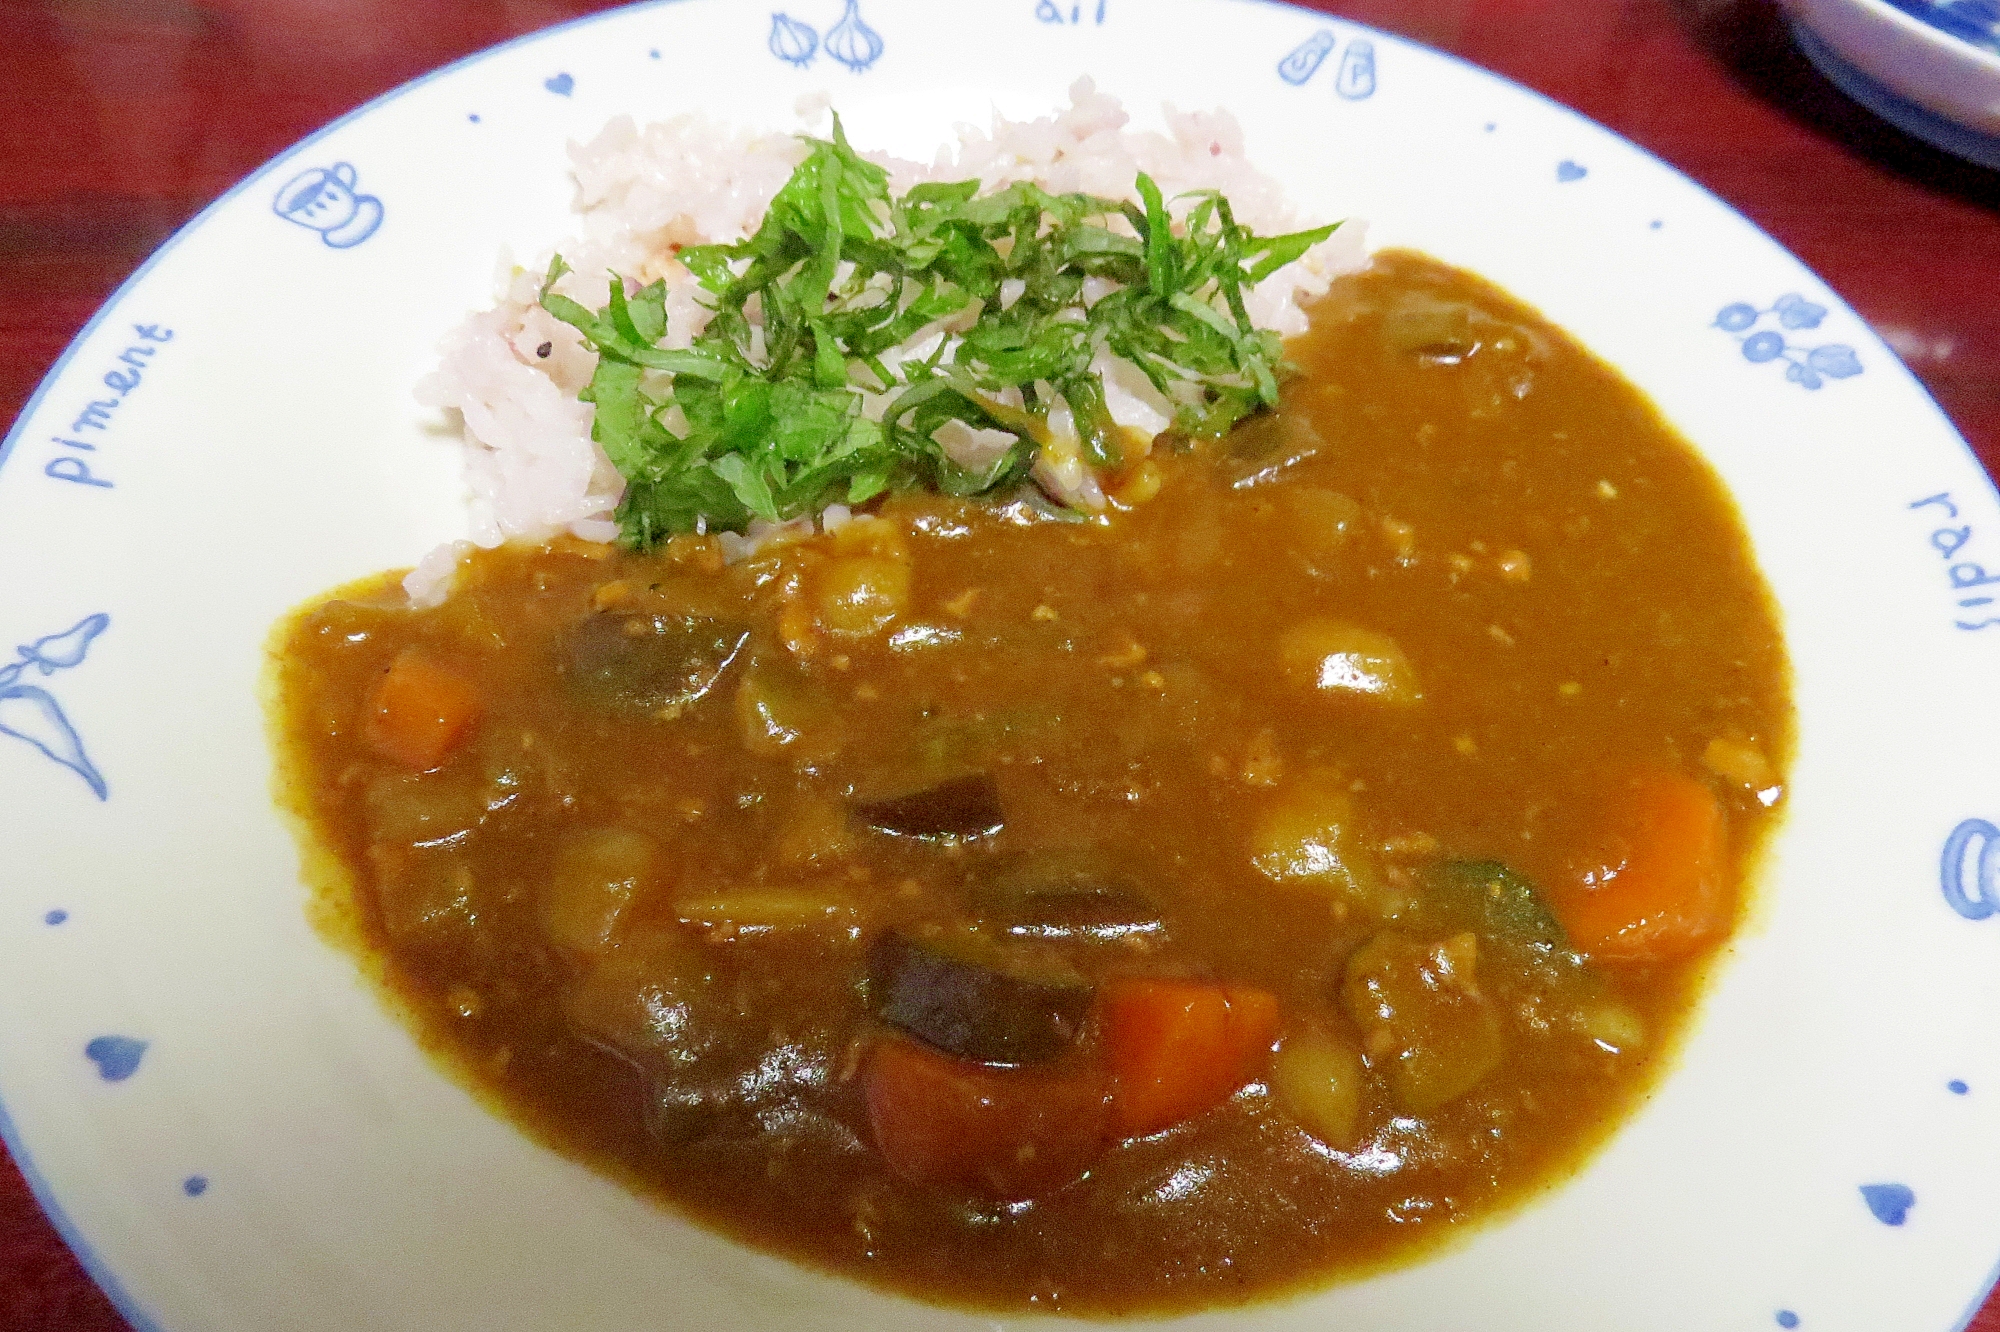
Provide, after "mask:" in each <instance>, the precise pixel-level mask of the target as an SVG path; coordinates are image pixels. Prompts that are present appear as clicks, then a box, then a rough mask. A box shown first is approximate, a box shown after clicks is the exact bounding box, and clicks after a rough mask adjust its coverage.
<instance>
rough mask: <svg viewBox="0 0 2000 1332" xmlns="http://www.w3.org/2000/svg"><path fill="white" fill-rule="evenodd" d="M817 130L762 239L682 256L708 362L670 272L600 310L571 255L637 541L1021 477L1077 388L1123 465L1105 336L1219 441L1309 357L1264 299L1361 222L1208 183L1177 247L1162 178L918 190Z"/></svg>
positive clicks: (603, 432) (1180, 421) (1178, 416)
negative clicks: (1286, 342) (1247, 297)
mask: <svg viewBox="0 0 2000 1332" xmlns="http://www.w3.org/2000/svg"><path fill="white" fill-rule="evenodd" d="M808 143H809V144H810V149H809V151H808V153H807V155H806V159H805V161H803V162H801V163H800V164H799V166H798V169H797V170H795V171H794V172H793V173H792V177H791V179H790V180H789V181H788V182H786V184H785V186H784V188H783V189H781V190H780V191H779V192H778V194H777V196H776V197H775V198H774V199H772V201H771V206H770V209H769V211H768V212H767V213H766V214H765V217H764V221H763V223H762V225H761V226H760V227H759V228H758V230H757V233H756V234H755V235H754V236H751V237H750V238H749V239H747V240H744V241H740V242H737V243H734V244H728V245H705V246H698V247H694V248H691V249H687V250H683V251H682V252H681V254H680V260H681V262H682V263H684V264H685V265H687V267H688V269H689V271H690V272H692V273H693V275H694V277H695V280H696V281H697V282H698V283H700V285H701V287H702V288H703V289H704V290H705V291H706V292H707V294H708V297H709V302H708V303H709V304H710V305H711V307H712V308H713V310H714V314H713V317H712V318H711V319H710V321H709V323H708V326H707V328H706V329H705V330H704V331H703V332H702V334H701V335H700V336H699V337H697V338H695V339H694V341H693V345H692V346H691V347H689V348H687V349H686V350H679V351H676V350H669V349H666V348H663V347H661V346H660V345H659V344H660V342H661V340H662V339H663V338H664V337H665V335H666V331H667V316H666V285H665V284H664V283H663V282H655V283H653V284H652V285H650V286H648V287H645V288H642V289H640V290H638V291H635V292H628V291H627V290H626V286H625V282H624V280H623V279H622V278H621V277H619V275H617V274H615V273H614V274H612V275H611V292H610V301H609V303H608V304H607V305H606V306H605V307H604V309H602V310H599V311H597V312H595V313H592V312H591V311H590V310H588V309H586V308H585V307H584V306H582V305H580V304H579V303H577V302H576V301H574V300H571V299H569V298H568V297H565V296H562V295H560V294H558V293H557V292H556V291H555V290H554V287H555V284H556V282H557V280H558V279H560V278H561V277H562V276H563V275H564V274H565V273H567V272H568V271H569V266H568V265H567V264H565V263H564V262H563V260H562V258H561V257H560V256H558V257H557V258H556V259H555V260H554V262H553V263H551V264H550V266H549V271H548V275H547V277H546V279H545V280H544V283H543V287H542V294H541V303H542V307H543V308H544V309H546V310H547V311H548V312H549V313H550V314H552V315H554V316H555V317H556V318H558V319H560V320H562V321H563V322H564V323H567V324H570V325H572V326H574V327H575V328H576V329H577V330H578V331H579V332H580V333H582V335H583V337H584V340H585V342H586V343H587V344H588V345H589V346H590V347H591V348H592V349H593V350H594V351H595V352H596V353H597V358H598V360H597V368H596V372H595V374H594V375H593V376H592V378H591V381H590V384H589V386H588V387H587V388H585V389H584V390H583V392H582V394H581V395H580V396H581V397H582V398H583V400H584V401H586V402H590V403H593V404H594V405H595V406H596V425H595V428H594V432H593V433H594V435H595V438H596V439H597V442H598V443H599V444H600V445H602V446H603V448H604V452H605V455H606V456H607V457H608V458H609V459H610V460H611V463H612V465H613V466H614V467H616V468H617V469H618V472H619V474H620V475H621V476H623V477H624V478H625V481H626V490H625V498H624V500H623V502H622V503H621V504H620V505H619V509H618V522H619V529H620V532H621V534H622V536H623V538H624V540H625V541H626V542H627V543H628V544H630V545H633V546H639V547H644V546H649V545H651V544H653V543H654V542H656V541H659V540H661V539H663V538H664V537H666V536H668V535H669V534H671V533H674V532H684V531H690V530H693V529H694V528H695V527H696V526H697V524H705V525H706V526H707V527H708V528H710V529H730V528H733V529H741V528H742V527H744V526H745V525H746V524H748V523H749V522H750V520H752V519H753V518H765V519H771V520H782V519H786V518H791V517H795V516H797V515H799V514H802V513H811V512H814V511H816V510H818V509H820V508H822V507H824V506H825V505H827V504H831V503H837V502H846V503H851V504H858V503H862V502H864V501H866V500H868V499H870V498H871V497H873V496H875V495H878V494H880V493H881V492H883V491H884V490H888V489H891V488H897V487H907V486H920V485H931V486H935V487H938V488H940V489H942V490H945V491H947V492H949V493H954V494H973V493H978V492H981V491H986V490H990V489H993V488H995V487H999V486H1003V485H1007V484H1009V483H1012V482H1018V481H1019V480H1021V479H1022V478H1023V477H1024V476H1026V474H1027V473H1028V471H1029V469H1030V468H1031V467H1032V466H1033V464H1034V462H1035V458H1036V454H1037V450H1038V449H1039V448H1040V447H1041V446H1042V445H1043V444H1046V443H1047V442H1048V441H1049V439H1050V437H1051V432H1050V429H1049V427H1048V415H1049V412H1050V411H1051V409H1052V408H1053V407H1054V406H1055V405H1056V404H1057V403H1058V402H1059V401H1060V402H1061V403H1063V404H1065V405H1066V406H1067V408H1068V411H1069V414H1070V417H1071V419H1072V421H1073V422H1074V424H1075V428H1076V434H1077V437H1078V439H1079V441H1080V443H1081V446H1082V450H1083V454H1084V457H1085V459H1086V460H1087V461H1089V462H1090V463H1091V464H1092V465H1094V466H1097V467H1115V466H1117V465H1118V464H1119V463H1120V461H1121V458H1122V450H1121V444H1120V434H1121V432H1120V431H1119V430H1118V428H1117V426H1116V424H1115V423H1114V422H1113V420H1112V418H1111V414H1110V411H1109V409H1108V408H1107V406H1106V403H1105V390H1104V384H1103V381H1102V379H1101V378H1100V376H1099V375H1098V373H1097V372H1096V371H1095V370H1093V369H1092V364H1093V362H1094V361H1095V360H1096V358H1097V357H1098V354H1099V352H1100V350H1102V349H1108V350H1109V351H1110V352H1111V353H1112V354H1114V355H1116V356H1120V357H1123V358H1124V359H1126V360H1127V361H1130V362H1131V363H1132V364H1133V365H1134V366H1136V367H1138V369H1139V370H1140V371H1142V372H1143V373H1144V374H1145V375H1146V377H1147V378H1148V379H1149V380H1150V381H1151V382H1152V384H1153V386H1154V388H1156V389H1157V390H1158V391H1159V392H1160V393H1161V394H1162V395H1163V396H1164V397H1165V398H1166V399H1167V400H1168V401H1169V402H1170V403H1172V404H1173V405H1174V407H1175V420H1174V425H1175V427H1176V428H1177V429H1179V430H1180V431H1182V432H1183V433H1185V434H1187V435H1190V436H1195V437H1209V436H1215V435H1219V434H1221V433H1223V432H1224V431H1226V430H1228V429H1229V427H1230V426H1231V425H1233V424H1235V423H1236V422H1237V421H1238V420H1240V419H1241V418H1242V417H1244V416H1245V415H1247V414H1249V413H1250V412H1253V411H1256V410H1258V409H1259V408H1262V407H1269V406H1272V405H1274V404H1275V403H1276V401H1277V392H1278V389H1277V384H1278V378H1279V376H1280V375H1281V374H1283V373H1284V372H1285V370H1286V367H1285V365H1284V363H1283V359H1282V354H1281V350H1280V346H1279V341H1278V338H1277V335H1276V334H1274V333H1272V332H1270V331H1268V330H1261V329H1258V328H1255V327H1254V326H1253V325H1252V324H1251V322H1250V318H1249V315H1248V314H1247V313H1246V311H1245V307H1244V303H1243V293H1244V290H1245V289H1246V288H1248V287H1252V286H1254V285H1256V284H1257V283H1258V282H1260V281H1262V280H1263V279H1264V278H1265V277H1268V276H1269V275H1270V274H1271V273H1272V272H1274V271H1276V270H1277V269H1278V268H1279V267H1281V266H1283V265H1284V264H1287V263H1289V262H1291V261H1292V260H1294V259H1296V258H1298V257H1299V256H1300V255H1302V254H1304V253H1305V251H1306V250H1307V249H1308V248H1309V247H1311V246H1312V245H1314V244H1316V243H1317V242H1319V241H1322V240H1324V239H1326V237H1327V236H1329V235H1331V234H1332V233H1333V230H1334V227H1335V226H1338V225H1339V224H1338V223H1335V224H1333V225H1332V226H1325V227H1318V228H1315V229H1313V230H1310V231H1301V232H1295V233H1292V234H1291V235H1286V236H1276V237H1261V236H1253V235H1251V234H1250V233H1249V232H1247V231H1245V230H1244V229H1243V228H1241V227H1239V226H1238V225H1237V224H1236V220H1235V217H1234V215H1233V214H1232V213H1231V212H1230V208H1229V203H1228V201H1227V200H1226V199H1224V198H1223V197H1222V196H1221V195H1219V194H1216V193H1213V192H1205V193H1199V194H1194V195H1190V196H1188V198H1189V199H1190V200H1191V201H1192V202H1191V203H1189V204H1188V206H1187V207H1186V209H1185V211H1184V213H1183V215H1182V217H1181V219H1180V225H1179V232H1180V234H1178V235H1176V234H1175V226H1174V222H1173V218H1172V216H1171V214H1170V213H1169V210H1168V203H1167V201H1166V200H1165V199H1163V198H1162V197H1161V194H1160V191H1159V188H1158V186H1156V185H1155V184H1154V183H1153V181H1152V180H1151V179H1149V178H1148V177H1147V176H1145V175H1144V174H1143V173H1142V174H1140V176H1139V177H1138V181H1137V185H1138V193H1139V196H1140V199H1141V205H1142V206H1139V205H1133V204H1129V203H1121V202H1118V201H1115V200H1110V199H1101V198H1096V197H1093V196H1090V195H1084V194H1065V195H1052V194H1049V193H1047V192H1046V191H1044V190H1041V189H1039V188H1037V187H1036V186H1034V185H1029V184H1017V185H1012V186H1009V187H1007V188H1006V189H1003V190H998V191H995V192H993V193H991V194H986V195H981V194H980V193H979V183H978V182H977V181H958V182H952V183H940V184H925V185H918V186H916V187H915V188H913V189H911V190H910V191H909V192H908V193H906V194H903V195H901V196H896V195H894V194H892V192H891V191H890V189H889V181H888V174H887V173H886V172H884V171H883V170H882V168H880V167H878V166H875V165H874V164H873V163H870V162H867V161H865V160H863V159H862V158H861V157H860V156H859V155H858V154H857V153H855V151H854V150H853V148H852V147H850V146H849V145H848V142H847V139H846V136H845V135H844V134H843V133H842V131H841V127H840V122H839V120H838V119H836V120H835V122H834V128H833V138H832V139H831V140H830V141H829V140H816V139H815V140H808ZM1120 223H1122V224H1128V225H1129V228H1130V231H1131V233H1132V234H1127V233H1126V231H1124V230H1122V229H1120V228H1119V226H1118V225H1117V224H1120ZM1093 279H1094V280H1095V281H1094V282H1092V280H1093ZM1086 283H1092V286H1091V288H1090V296H1091V297H1093V298H1094V299H1091V300H1088V301H1087V300H1086V297H1085V291H1086ZM1010 284H1011V285H1010ZM1003 288H1005V290H1004V291H1003ZM1003 306H1004V307H1005V308H1002V307H1003ZM926 330H929V331H932V332H935V333H936V334H937V335H938V336H937V337H936V338H935V339H934V340H930V339H927V340H926V341H925V342H924V343H922V344H919V345H920V346H924V347H926V348H927V350H926V351H925V353H924V354H922V355H920V356H910V355H908V354H907V353H902V354H898V350H897V349H901V348H903V347H904V345H905V344H906V343H908V342H909V341H910V340H911V339H912V338H913V337H915V336H916V335H917V334H919V333H923V332H925V331H926ZM954 420H955V421H960V422H963V423H964V424H965V425H966V426H969V427H971V428H973V429H979V430H999V431H1004V432H1007V433H1008V434H1011V435H1012V436H1013V437H1014V441H1015V442H1014V444H1013V445H1012V446H1011V447H1010V448H1007V449H1006V450H1005V451H1004V452H1003V453H1002V454H1001V455H1000V456H999V457H997V458H996V459H995V460H994V461H993V462H991V463H990V465H987V466H985V467H982V468H980V469H979V470H978V471H976V472H974V471H968V470H966V469H965V468H963V467H961V466H960V465H959V464H958V463H955V462H954V461H952V459H951V458H950V457H948V456H947V455H946V453H945V451H944V450H943V449H942V448H941V447H940V446H939V444H938V443H937V442H936V440H935V439H933V437H932V436H933V434H934V432H936V431H937V430H938V429H939V428H940V427H943V426H944V425H945V424H946V423H947V422H950V421H954Z"/></svg>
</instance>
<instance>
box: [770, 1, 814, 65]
mask: <svg viewBox="0 0 2000 1332" xmlns="http://www.w3.org/2000/svg"><path fill="white" fill-rule="evenodd" d="M769 45H770V48H771V54H772V55H774V56H776V57H778V59H780V60H782V61H784V62H785V63H786V64H790V65H797V66H798V67H799V68H800V69H804V68H805V67H806V66H807V65H810V64H811V63H812V58H813V56H815V55H817V54H818V53H819V33H817V32H815V31H814V30H813V28H812V25H811V24H807V23H801V22H799V21H798V20H797V19H795V18H793V17H792V16H791V15H790V14H773V15H771V39H770V42H769Z"/></svg>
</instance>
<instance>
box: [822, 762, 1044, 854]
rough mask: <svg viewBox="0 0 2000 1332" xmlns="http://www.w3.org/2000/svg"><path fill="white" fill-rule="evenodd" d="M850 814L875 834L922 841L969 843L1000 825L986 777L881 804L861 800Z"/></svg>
mask: <svg viewBox="0 0 2000 1332" xmlns="http://www.w3.org/2000/svg"><path fill="white" fill-rule="evenodd" d="M854 813H855V815H856V816H857V817H858V818H860V820H861V821H862V822H863V823H865V824H867V825H868V826H869V827H870V828H873V829H874V830H875V831H876V832H879V833H887V834H889V835H890V836H891V837H915V838H918V839H920V840H922V841H926V842H969V841H972V840H974V839H975V838H980V837H991V836H992V835H993V834H994V833H997V832H999V831H1000V829H1001V828H1003V827H1005V826H1006V822H1007V817H1006V814H1005V812H1004V811H1002V810H1001V808H1000V787H999V786H998V784H997V783H995V782H994V780H993V777H992V775H991V774H990V773H984V772H981V773H974V774H971V775H970V776H966V777H952V778H948V779H947V780H945V781H942V782H939V783H938V784H937V785H935V786H927V787H925V788H924V789H923V790H921V791H911V792H909V793H908V794H906V795H899V796H890V797H888V798H887V799H884V800H862V801H857V802H856V803H855V805H854Z"/></svg>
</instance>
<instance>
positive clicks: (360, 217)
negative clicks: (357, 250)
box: [271, 162, 382, 250]
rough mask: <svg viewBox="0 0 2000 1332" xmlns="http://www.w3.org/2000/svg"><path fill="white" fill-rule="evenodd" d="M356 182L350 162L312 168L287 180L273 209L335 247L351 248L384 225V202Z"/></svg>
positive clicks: (272, 206)
mask: <svg viewBox="0 0 2000 1332" xmlns="http://www.w3.org/2000/svg"><path fill="white" fill-rule="evenodd" d="M354 182H355V174H354V168H353V167H352V166H350V165H349V164H347V163H346V162H336V163H334V164H333V165H332V166H331V167H311V168H308V169H307V170H305V171H301V172H300V173H299V174H298V175H296V176H293V177H292V178H291V179H290V180H288V181H286V182H285V184H284V187H283V188H282V189H280V190H279V191H278V195H277V197H276V198H275V199H273V200H272V201H271V210H272V211H273V212H275V213H276V214H277V215H278V216H279V217H282V218H284V219H285V220H286V221H288V222H296V223H298V224H299V225H300V226H302V227H310V228H311V229H312V230H314V231H317V232H318V233H319V238H320V239H321V240H322V241H325V242H326V243H327V244H328V245H330V246H332V247H333V248H334V249H336V250H345V249H348V248H350V247H352V246H355V245H359V244H361V242H362V241H365V240H367V239H368V238H369V237H370V236H372V235H374V234H375V229H376V228H377V227H379V226H381V225H382V201H381V200H380V199H378V198H376V197H375V196H374V195H372V194H362V193H359V192H358V191H356V189H355V188H354Z"/></svg>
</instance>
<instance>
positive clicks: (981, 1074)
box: [864, 1037, 1110, 1202]
mask: <svg viewBox="0 0 2000 1332" xmlns="http://www.w3.org/2000/svg"><path fill="white" fill-rule="evenodd" d="M864 1092H865V1096H866V1099H867V1102H868V1123H869V1126H870V1127H871V1128H872V1129H873V1130H874V1134H875V1149H876V1150H877V1151H879V1152H880V1153H881V1154H882V1160H883V1162H884V1163H885V1164H887V1165H888V1167H889V1169H890V1170H892V1171H894V1172H895V1173H896V1174H897V1175H899V1176H901V1177H902V1178H903V1179H905V1180H907V1181H909V1182H910V1183H912V1184H919V1185H923V1186H926V1187H930V1188H942V1189H949V1190H952V1191H955V1192H960V1193H969V1194H975V1195H978V1196H981V1197H987V1198H994V1199H998V1200H1000V1201H1002V1202H1021V1201H1025V1200H1027V1199H1029V1198H1035V1197H1040V1196H1042V1195H1044V1194H1047V1193H1052V1192H1054V1191H1055V1190H1057V1189H1059V1188H1061V1187H1063V1186H1064V1185H1065V1184H1070V1183H1073V1182H1075V1181H1076V1180H1077V1179H1078V1178H1079V1177H1081V1176H1082V1174H1083V1172H1084V1171H1085V1170H1087V1169H1089V1167H1090V1163H1091V1162H1092V1161H1094V1160H1096V1159H1097V1157H1098V1154H1099V1153H1101V1152H1102V1151H1103V1150H1104V1148H1105V1146H1106V1145H1107V1143H1108V1141H1109V1137H1108V1127H1107V1121H1108V1119H1109V1114H1110V1111H1109V1106H1108V1103H1107V1102H1108V1098H1107V1097H1106V1094H1105V1089H1104V1080H1103V1074H1102V1072H1101V1071H1100V1070H1098V1069H1097V1068H1095V1067H1088V1068H1075V1067H1069V1068H1060V1069H1045V1068H996V1067H993V1066H992V1065H988V1064H975V1063H973V1062H971V1061H970V1060H965V1059H955V1058H953V1057H952V1056H950V1055H947V1054H941V1053H939V1052H938V1051H935V1050H932V1049H930V1048H929V1047H927V1046H923V1045H919V1044H917V1043H916V1042H914V1041H908V1040H903V1039H901V1038H900V1037H890V1038H888V1039H886V1040H883V1041H881V1042H880V1043H879V1044H877V1045H876V1046H875V1048H874V1050H873V1051H872V1052H871V1053H870V1054H869V1057H868V1070H867V1073H866V1075H865V1079H864Z"/></svg>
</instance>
